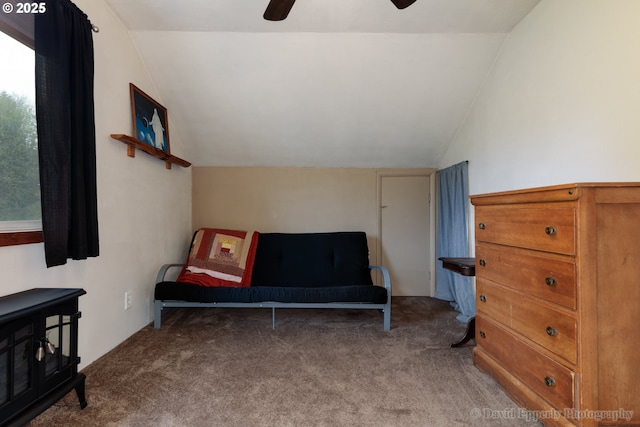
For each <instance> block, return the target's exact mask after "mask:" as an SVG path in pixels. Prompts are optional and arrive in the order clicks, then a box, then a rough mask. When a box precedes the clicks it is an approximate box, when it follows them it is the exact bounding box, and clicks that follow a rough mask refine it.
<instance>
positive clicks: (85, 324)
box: [0, 0, 191, 365]
mask: <svg viewBox="0 0 640 427" xmlns="http://www.w3.org/2000/svg"><path fill="white" fill-rule="evenodd" d="M74 2H75V3H76V4H77V5H78V7H80V8H81V9H82V10H83V11H84V12H85V13H86V14H87V15H88V16H89V18H90V19H91V21H92V23H94V24H95V25H97V26H98V27H100V32H99V33H97V34H95V33H94V35H93V38H94V48H95V111H96V145H97V162H98V177H97V178H98V215H99V227H100V229H99V232H100V254H101V255H100V256H99V257H97V258H91V259H89V260H87V261H72V260H69V262H68V264H66V265H65V266H59V267H53V268H50V269H47V268H46V266H45V261H44V254H43V245H42V244H32V245H21V246H10V247H0V271H2V272H3V273H2V287H1V289H0V295H7V294H11V293H14V292H19V291H22V290H26V289H30V288H35V287H68V288H84V289H85V290H86V291H87V295H85V296H82V297H81V298H80V309H81V311H82V318H81V319H80V342H79V345H80V348H79V352H80V356H81V357H82V365H86V364H89V363H91V362H92V361H94V360H95V359H97V358H98V357H100V356H101V355H103V354H104V353H106V352H107V351H109V350H110V349H112V348H113V347H115V346H116V345H118V344H119V343H120V342H122V341H123V340H124V339H126V338H127V337H129V336H130V335H131V334H133V333H134V332H136V331H138V330H139V329H141V328H142V327H144V326H145V325H146V324H148V323H149V322H150V321H151V320H152V316H153V310H152V309H151V301H152V299H153V287H154V283H155V280H154V279H155V274H156V272H157V269H158V268H159V267H160V265H161V264H163V263H165V262H172V261H176V260H180V259H182V258H183V257H184V254H185V253H186V250H187V248H188V245H189V239H190V234H191V169H184V168H181V167H177V166H174V167H173V169H171V170H167V169H165V165H164V162H162V161H160V160H158V159H156V158H153V157H151V156H149V155H147V154H145V153H140V152H139V153H137V155H136V157H135V158H134V159H132V158H129V157H127V155H126V147H125V145H124V144H121V143H120V142H117V141H115V140H112V139H111V138H110V137H109V134H111V133H125V134H131V131H132V126H131V115H130V114H131V113H130V104H129V82H133V83H134V84H136V85H137V86H138V87H140V88H141V89H142V90H144V91H145V92H147V93H148V94H149V95H151V96H153V97H155V98H156V99H157V100H158V101H159V102H162V99H160V98H159V97H157V92H156V91H155V88H154V87H153V85H152V83H151V81H150V78H149V75H148V73H147V70H146V69H145V67H144V64H143V63H142V61H141V60H140V57H139V55H138V52H137V51H136V50H135V48H134V46H133V43H132V42H131V40H130V38H129V35H128V33H127V32H126V30H125V28H124V26H123V25H122V24H121V23H120V21H119V20H118V19H117V18H116V16H115V15H114V14H113V12H111V10H110V9H109V8H107V6H106V5H105V3H104V2H103V1H102V0H75V1H74ZM165 106H166V107H167V109H168V110H169V117H171V105H165ZM169 129H170V142H171V152H172V153H173V154H175V155H177V156H180V157H187V156H186V154H185V152H184V148H183V145H182V142H181V140H180V138H179V129H178V130H176V129H175V128H173V126H171V125H170V126H169ZM127 290H131V291H133V307H132V308H131V309H130V310H126V311H125V310H124V293H125V291H127Z"/></svg>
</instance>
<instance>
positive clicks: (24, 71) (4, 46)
mask: <svg viewBox="0 0 640 427" xmlns="http://www.w3.org/2000/svg"><path fill="white" fill-rule="evenodd" d="M2 30H4V26H2ZM21 40H22V42H19V41H17V40H16V39H14V38H13V37H11V36H9V35H7V34H5V33H4V32H3V31H0V54H1V55H2V57H3V61H2V62H3V64H2V67H0V246H5V245H14V244H23V243H34V242H40V241H42V233H41V230H42V222H41V209H40V181H39V175H38V145H37V127H36V117H35V76H34V73H35V55H34V51H33V49H32V48H31V47H29V46H27V45H25V44H23V42H25V43H26V42H28V41H29V40H25V38H24V37H21ZM30 44H33V43H32V41H31V43H30Z"/></svg>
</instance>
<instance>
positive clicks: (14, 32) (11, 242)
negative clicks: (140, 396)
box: [0, 14, 44, 247]
mask: <svg viewBox="0 0 640 427" xmlns="http://www.w3.org/2000/svg"><path fill="white" fill-rule="evenodd" d="M13 16H16V14H11V15H4V18H8V17H13ZM0 31H2V32H3V33H5V34H7V35H8V36H9V37H12V38H14V39H15V40H16V41H18V42H20V43H22V44H24V45H25V46H27V47H29V48H31V49H33V50H34V54H35V41H34V39H33V35H30V34H27V33H25V32H24V31H21V30H20V28H19V26H13V25H11V22H7V21H5V20H0ZM34 85H35V81H34ZM7 222H8V221H7ZM21 222H22V221H21ZM24 222H27V221H24ZM28 222H33V221H28ZM42 242H44V238H43V234H42V223H40V229H38V230H28V231H18V230H17V231H7V230H5V231H0V247H2V246H16V245H27V244H31V243H42Z"/></svg>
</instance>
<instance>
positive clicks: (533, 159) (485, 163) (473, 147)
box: [440, 0, 640, 194]
mask: <svg viewBox="0 0 640 427" xmlns="http://www.w3.org/2000/svg"><path fill="white" fill-rule="evenodd" d="M638 16H640V2H639V1H634V0H561V1H560V0H543V1H542V2H541V3H540V4H539V5H538V6H537V7H536V8H535V9H534V10H533V11H532V12H531V13H530V14H529V15H528V16H527V17H525V19H523V21H522V22H521V23H520V24H519V25H518V26H516V28H515V29H514V30H513V32H512V34H511V35H510V37H509V38H508V39H507V40H506V41H505V42H504V44H503V47H502V50H501V53H500V55H499V56H498V59H497V60H496V63H495V65H494V67H493V69H492V71H491V72H490V74H489V76H488V77H487V80H486V83H485V84H484V86H483V88H482V89H481V91H480V92H479V94H478V95H477V98H476V101H475V103H474V105H473V106H472V108H471V109H470V111H469V113H468V116H467V118H466V120H465V121H464V124H463V125H462V127H461V128H460V130H459V131H458V133H457V135H456V137H455V138H454V141H453V143H452V145H451V147H450V149H449V150H448V152H447V154H446V155H445V156H444V158H443V160H442V161H441V162H440V167H443V168H444V167H447V166H450V165H452V164H455V163H457V162H459V161H462V160H469V181H470V193H471V194H478V193H486V192H493V191H502V190H510V189H517V188H527V187H537V186H543V185H554V184H562V183H571V182H587V181H596V182H597V181H638V180H640V167H639V166H638V161H639V160H640V126H639V125H638V123H640V121H639V118H638V114H639V110H638V105H640V55H638V52H640V26H638Z"/></svg>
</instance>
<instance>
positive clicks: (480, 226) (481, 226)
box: [478, 222, 486, 230]
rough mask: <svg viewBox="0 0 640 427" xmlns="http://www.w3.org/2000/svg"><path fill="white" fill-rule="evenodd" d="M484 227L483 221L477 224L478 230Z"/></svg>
mask: <svg viewBox="0 0 640 427" xmlns="http://www.w3.org/2000/svg"><path fill="white" fill-rule="evenodd" d="M485 227H486V225H484V222H481V223H480V224H478V228H479V229H480V230H484V229H485Z"/></svg>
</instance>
